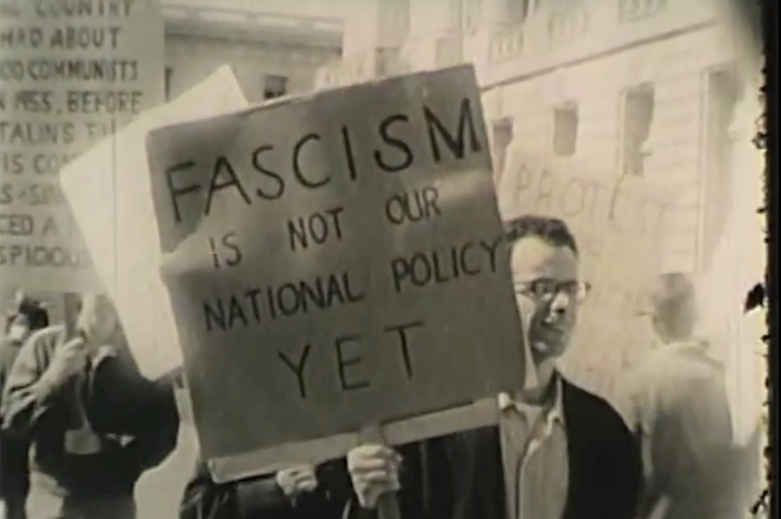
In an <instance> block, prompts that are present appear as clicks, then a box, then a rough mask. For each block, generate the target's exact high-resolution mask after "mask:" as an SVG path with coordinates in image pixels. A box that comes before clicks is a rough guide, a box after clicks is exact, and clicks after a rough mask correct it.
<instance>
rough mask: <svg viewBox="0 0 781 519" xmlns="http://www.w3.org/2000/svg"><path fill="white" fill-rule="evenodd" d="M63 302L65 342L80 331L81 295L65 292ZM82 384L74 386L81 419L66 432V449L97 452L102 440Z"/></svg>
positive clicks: (76, 410)
mask: <svg viewBox="0 0 781 519" xmlns="http://www.w3.org/2000/svg"><path fill="white" fill-rule="evenodd" d="M62 302H63V314H64V315H63V321H64V327H65V342H67V341H69V340H71V339H73V338H74V335H75V334H76V333H78V330H77V329H76V322H77V320H78V316H79V305H80V303H81V297H80V296H79V294H75V293H72V292H69V293H65V294H64V295H63V298H62ZM80 386H81V384H80V383H76V384H74V385H73V388H72V390H73V392H74V407H75V409H74V410H75V412H76V414H77V416H78V419H79V427H78V428H77V429H71V430H69V431H67V432H66V433H65V449H66V450H67V451H68V452H70V453H73V454H95V453H96V452H98V451H100V443H101V442H100V438H98V436H97V435H96V434H95V432H94V431H93V430H92V427H91V426H90V424H89V421H88V420H87V412H86V410H85V409H84V403H83V402H82V400H81V392H80V391H79V388H80Z"/></svg>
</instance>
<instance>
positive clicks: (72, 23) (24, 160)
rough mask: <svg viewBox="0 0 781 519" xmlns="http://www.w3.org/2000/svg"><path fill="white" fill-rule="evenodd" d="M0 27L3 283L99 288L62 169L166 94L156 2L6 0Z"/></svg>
mask: <svg viewBox="0 0 781 519" xmlns="http://www.w3.org/2000/svg"><path fill="white" fill-rule="evenodd" d="M0 33H1V36H0V54H2V56H3V60H2V78H0V172H1V173H2V191H0V192H1V193H2V196H1V197H0V232H1V234H0V235H1V236H2V243H0V273H1V275H2V279H3V285H4V287H12V286H13V287H18V288H22V289H26V290H32V291H35V290H39V291H45V292H57V291H60V292H80V291H86V290H100V289H101V288H102V287H101V285H100V282H99V280H98V278H97V276H96V275H95V271H94V268H93V265H92V264H91V262H90V258H89V254H88V253H87V251H86V250H85V246H84V242H83V239H82V238H81V236H80V234H79V229H78V227H77V226H76V225H75V223H74V222H73V218H72V215H71V211H69V208H68V206H67V202H66V201H65V199H64V197H63V196H62V193H61V191H60V189H59V183H58V173H59V172H60V170H61V168H62V167H64V166H65V165H66V164H67V163H68V162H69V161H71V160H73V159H74V158H76V157H78V156H79V155H80V154H81V153H82V152H84V150H85V149H87V148H88V147H89V146H90V145H92V144H93V143H95V142H98V141H100V140H101V139H104V138H105V137H106V136H107V135H111V134H112V133H113V132H114V131H115V129H117V128H121V127H122V126H124V125H125V124H127V123H128V122H129V121H131V120H132V119H133V118H134V117H135V116H136V115H137V114H139V113H141V112H142V111H143V110H145V109H148V108H151V107H153V106H156V105H158V104H159V103H160V102H161V101H162V100H163V81H164V78H163V68H164V66H163V58H164V52H163V47H164V45H163V40H164V28H163V18H162V12H161V7H160V2H159V0H113V1H111V2H98V1H94V2H32V1H18V2H5V3H4V4H3V13H2V16H0ZM112 171H113V165H112V164H111V163H107V164H106V169H105V170H103V171H102V172H101V174H102V175H104V176H107V177H111V175H112Z"/></svg>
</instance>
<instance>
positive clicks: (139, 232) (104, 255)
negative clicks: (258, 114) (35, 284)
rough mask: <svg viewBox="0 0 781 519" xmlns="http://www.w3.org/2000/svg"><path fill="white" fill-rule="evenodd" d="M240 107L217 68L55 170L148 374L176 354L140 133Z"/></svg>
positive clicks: (240, 98) (239, 95)
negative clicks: (111, 169) (110, 169)
mask: <svg viewBox="0 0 781 519" xmlns="http://www.w3.org/2000/svg"><path fill="white" fill-rule="evenodd" d="M245 106H247V100H246V99H245V97H244V94H243V92H242V91H241V88H240V87H239V84H238V82H237V80H236V77H235V76H234V74H233V72H232V71H231V69H230V67H227V66H225V67H222V68H220V69H219V70H217V71H216V72H214V73H213V74H212V75H211V76H209V77H208V78H207V79H205V80H204V81H203V82H201V83H199V84H198V85H197V86H195V87H193V88H192V89H190V90H189V91H187V92H185V93H184V94H182V95H181V96H179V97H178V98H176V99H175V100H174V101H172V102H171V103H169V104H167V105H164V106H161V107H159V108H156V109H154V110H149V111H147V112H145V113H144V114H143V115H141V116H140V117H138V118H137V119H136V120H135V121H134V122H133V123H131V124H130V125H129V126H127V127H126V128H124V129H123V130H121V131H120V132H118V134H117V135H116V136H115V137H114V138H111V139H106V140H104V141H103V142H101V143H100V144H98V145H97V146H95V147H94V148H92V149H91V150H90V151H89V152H88V153H86V154H84V155H82V156H81V157H80V158H79V159H77V160H76V161H74V162H73V163H71V164H70V165H69V166H68V167H67V168H65V170H64V171H63V172H62V175H61V183H62V189H63V191H64V193H65V196H66V197H67V199H68V200H69V202H70V203H71V205H72V207H73V214H74V216H75V218H76V220H77V222H78V223H79V226H80V227H81V229H82V232H83V235H84V239H85V242H86V244H87V247H88V248H89V251H90V253H91V255H92V258H93V261H94V264H95V267H96V270H97V272H98V275H99V276H100V279H101V281H102V282H103V284H104V285H105V286H106V289H107V291H108V293H109V294H110V296H111V297H112V300H113V301H114V304H115V305H116V306H117V309H118V311H119V314H120V318H121V320H122V324H123V326H124V328H125V333H126V335H127V338H128V342H129V345H130V348H131V350H132V351H133V354H134V357H135V359H136V361H137V362H138V365H139V367H140V368H141V371H142V373H144V375H146V376H147V377H150V378H155V377H157V376H160V375H162V374H164V373H166V372H168V371H170V370H172V369H174V368H176V367H178V366H180V365H181V349H180V347H179V345H178V337H177V334H176V328H175V326H174V321H173V313H172V311H171V307H170V302H169V299H168V294H167V291H166V289H165V287H164V286H163V284H162V281H161V279H160V271H159V265H160V261H161V260H160V258H161V252H160V246H159V240H158V239H157V236H158V234H159V233H158V230H157V222H156V221H155V213H154V206H153V203H152V193H151V187H150V177H149V165H148V161H147V156H146V136H147V134H148V133H149V131H150V130H154V129H156V128H160V127H162V126H165V125H169V124H174V123H177V122H183V121H193V120H196V119H199V118H203V117H209V116H212V115H217V114H220V113H224V112H228V111H232V110H236V109H240V108H242V107H245ZM112 165H113V166H112ZM108 167H114V168H115V169H114V175H113V177H110V176H107V175H105V174H103V173H104V171H105V170H106V168H108Z"/></svg>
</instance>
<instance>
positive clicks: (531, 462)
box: [499, 376, 569, 519]
mask: <svg viewBox="0 0 781 519" xmlns="http://www.w3.org/2000/svg"><path fill="white" fill-rule="evenodd" d="M555 384H556V387H555V395H554V399H553V404H552V405H551V406H549V407H548V408H544V407H539V406H532V405H528V404H524V403H521V402H518V401H515V400H513V399H512V398H511V397H510V396H509V395H507V394H501V395H499V408H500V409H501V411H502V416H501V421H500V431H501V441H502V458H503V461H504V474H505V485H506V494H507V513H508V519H561V517H562V516H563V514H564V507H565V503H566V499H567V482H568V481H567V480H568V476H569V463H568V459H567V433H566V427H565V422H564V409H563V402H562V382H561V377H559V376H556V382H555Z"/></svg>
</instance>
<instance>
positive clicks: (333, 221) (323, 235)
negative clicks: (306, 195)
mask: <svg viewBox="0 0 781 519" xmlns="http://www.w3.org/2000/svg"><path fill="white" fill-rule="evenodd" d="M343 212H344V208H343V207H335V208H333V209H328V210H326V211H323V212H317V213H312V214H310V215H309V216H300V217H298V218H296V219H295V220H290V221H288V222H287V233H288V236H289V237H290V250H296V249H298V248H301V249H306V248H308V247H309V244H310V243H311V244H313V245H322V244H324V243H325V242H326V241H328V238H329V237H331V236H333V237H334V238H336V239H337V240H341V239H342V222H341V215H342V213H343Z"/></svg>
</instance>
